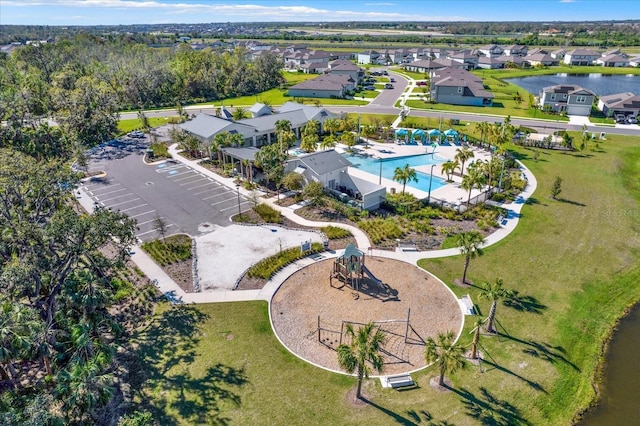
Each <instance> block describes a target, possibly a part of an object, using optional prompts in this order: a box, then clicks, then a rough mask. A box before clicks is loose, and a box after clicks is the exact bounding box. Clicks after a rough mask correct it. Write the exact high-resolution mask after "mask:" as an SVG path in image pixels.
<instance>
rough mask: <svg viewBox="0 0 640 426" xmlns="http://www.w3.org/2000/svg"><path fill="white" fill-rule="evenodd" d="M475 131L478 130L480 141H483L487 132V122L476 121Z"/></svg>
mask: <svg viewBox="0 0 640 426" xmlns="http://www.w3.org/2000/svg"><path fill="white" fill-rule="evenodd" d="M475 128H476V131H478V132H480V141H482V142H484V141H485V136H486V135H487V133H488V132H489V123H487V122H486V121H478V122H476V124H475Z"/></svg>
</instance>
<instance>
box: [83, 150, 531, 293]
mask: <svg viewBox="0 0 640 426" xmlns="http://www.w3.org/2000/svg"><path fill="white" fill-rule="evenodd" d="M178 152H179V150H178V149H177V145H172V146H171V147H169V153H170V154H171V155H172V156H173V158H174V159H175V160H177V161H180V162H182V163H184V164H187V165H189V166H190V167H193V168H194V169H196V170H198V171H199V172H201V173H203V174H204V175H206V176H209V177H211V178H212V179H215V180H216V181H218V182H220V183H222V184H224V185H227V186H228V187H230V188H235V187H236V185H235V182H234V180H233V179H232V178H225V177H222V176H220V175H218V174H216V173H213V172H212V171H210V170H209V169H207V168H205V167H202V166H200V165H199V164H198V162H197V161H193V160H189V159H186V158H184V157H182V156H181V155H178ZM520 167H521V168H522V172H523V174H524V175H525V177H526V179H527V182H528V183H527V186H526V188H525V190H524V191H523V192H522V193H521V194H520V196H518V198H517V199H516V201H515V202H513V203H509V204H500V207H502V208H504V209H506V210H507V215H506V217H505V218H504V219H503V221H502V223H501V227H500V228H499V229H498V230H496V231H495V232H494V233H493V234H491V235H489V236H488V237H487V238H486V243H485V245H484V247H488V246H490V245H492V244H495V243H496V242H498V241H500V240H502V239H503V238H505V237H506V236H507V235H509V234H510V233H511V232H512V231H513V230H514V229H515V228H516V226H517V224H518V221H519V219H520V211H521V210H522V207H523V206H524V205H525V204H526V201H527V199H528V198H529V197H531V195H532V194H533V193H534V191H535V190H536V188H537V181H536V178H535V176H534V175H533V174H532V173H531V172H530V171H529V169H527V168H526V167H525V166H524V165H522V164H521V163H520ZM239 190H240V192H241V193H242V194H243V195H244V196H246V197H251V196H252V194H251V193H250V192H249V191H246V190H245V189H244V188H242V187H240V188H239ZM77 194H78V195H77V198H78V201H79V202H80V204H81V205H82V206H83V207H84V208H85V209H86V210H87V211H88V212H89V213H92V212H93V210H94V203H93V201H92V200H91V198H90V197H89V195H88V194H86V193H84V191H82V189H79V190H78V191H77ZM261 195H262V196H263V195H264V193H261ZM262 201H263V202H265V203H267V204H269V205H270V206H271V207H273V208H274V209H277V210H279V211H280V212H281V213H282V214H283V215H284V216H285V217H287V218H288V219H290V220H292V221H294V222H296V223H298V224H300V225H303V226H309V227H322V226H327V225H333V226H336V227H340V228H343V229H347V230H349V231H350V232H351V233H352V234H353V236H354V237H355V239H356V242H357V245H358V247H359V248H360V249H361V250H363V251H364V252H365V253H368V254H372V255H374V256H379V257H385V258H389V259H397V260H402V261H405V262H409V263H412V264H417V262H418V260H420V259H425V258H426V259H434V258H440V257H449V256H457V255H459V254H460V249H458V248H451V249H444V250H431V251H403V250H401V249H396V251H386V250H372V251H369V247H370V246H371V244H370V242H369V238H368V237H367V235H366V234H365V233H364V232H363V231H361V230H360V229H358V228H356V227H354V226H351V225H347V224H344V223H328V222H314V221H310V220H307V219H304V218H302V217H300V216H298V215H296V214H295V210H296V209H298V208H300V207H301V205H294V206H290V207H281V206H279V205H277V204H275V202H276V200H275V199H274V198H273V197H271V198H266V199H265V198H262ZM131 253H132V254H131V259H132V260H133V261H134V262H135V263H136V265H138V267H139V268H140V269H141V270H142V271H143V272H144V273H145V275H147V276H148V277H149V278H150V279H151V280H152V282H153V283H154V284H155V286H156V287H157V288H158V290H159V291H160V292H161V293H163V294H164V295H165V296H166V297H167V299H169V301H171V302H172V303H216V302H238V301H248V300H266V301H269V300H271V297H272V296H273V294H274V293H275V292H276V290H277V289H278V288H279V287H280V285H281V284H282V283H283V282H284V281H285V280H286V279H287V278H288V277H289V276H291V275H292V274H293V273H295V272H297V271H298V270H300V269H301V268H303V267H305V266H308V265H310V264H313V263H315V262H317V261H319V260H323V259H329V258H333V257H335V256H337V255H339V254H340V252H325V253H322V254H321V255H318V256H310V257H307V258H304V259H301V260H298V261H297V262H294V263H292V264H290V265H289V266H287V267H286V268H284V269H282V270H280V271H279V272H278V273H277V274H275V275H274V276H273V277H272V278H271V279H270V280H269V281H268V282H267V283H266V285H265V286H264V287H263V288H262V289H260V290H238V291H233V290H216V291H210V292H202V293H186V292H185V291H184V290H182V289H181V288H180V286H178V285H177V284H176V283H175V282H174V281H173V280H172V279H171V277H169V276H168V275H167V274H166V273H165V272H164V271H163V270H162V268H160V267H159V266H158V265H157V264H156V263H155V262H154V261H153V259H151V257H149V256H148V255H147V254H146V253H145V252H144V251H143V250H142V249H140V247H139V246H134V247H132V249H131ZM230 261H231V260H230Z"/></svg>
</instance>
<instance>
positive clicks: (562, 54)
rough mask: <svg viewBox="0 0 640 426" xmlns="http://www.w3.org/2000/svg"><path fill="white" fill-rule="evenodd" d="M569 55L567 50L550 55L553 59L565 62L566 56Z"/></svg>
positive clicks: (556, 51)
mask: <svg viewBox="0 0 640 426" xmlns="http://www.w3.org/2000/svg"><path fill="white" fill-rule="evenodd" d="M566 54H567V49H557V50H554V51H552V52H551V53H549V55H551V57H552V58H555V59H558V60H560V61H564V56H565V55H566Z"/></svg>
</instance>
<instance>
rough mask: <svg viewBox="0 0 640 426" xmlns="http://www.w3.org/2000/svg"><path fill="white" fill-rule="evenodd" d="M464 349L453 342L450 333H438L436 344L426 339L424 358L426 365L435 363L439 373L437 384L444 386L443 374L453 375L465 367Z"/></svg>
mask: <svg viewBox="0 0 640 426" xmlns="http://www.w3.org/2000/svg"><path fill="white" fill-rule="evenodd" d="M463 352H464V348H462V347H461V346H458V345H457V344H456V343H455V342H454V334H453V332H452V331H450V332H448V333H446V334H445V333H439V334H438V337H437V342H436V341H435V340H434V339H433V338H432V337H429V338H428V339H427V343H426V347H425V352H424V357H425V360H426V361H427V363H428V364H431V363H436V365H437V366H438V371H439V373H440V379H439V380H438V384H439V385H440V386H444V376H445V374H447V373H449V374H453V373H455V372H456V371H458V370H463V369H465V368H466V367H467V364H466V362H465V359H464V353H463Z"/></svg>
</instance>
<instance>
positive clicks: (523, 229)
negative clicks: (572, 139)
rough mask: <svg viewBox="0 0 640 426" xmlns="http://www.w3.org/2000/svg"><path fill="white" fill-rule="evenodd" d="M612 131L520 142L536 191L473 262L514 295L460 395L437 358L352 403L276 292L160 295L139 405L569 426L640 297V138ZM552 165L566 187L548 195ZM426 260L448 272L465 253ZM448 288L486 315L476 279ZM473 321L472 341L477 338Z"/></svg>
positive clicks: (220, 418)
mask: <svg viewBox="0 0 640 426" xmlns="http://www.w3.org/2000/svg"><path fill="white" fill-rule="evenodd" d="M576 135H577V133H576ZM607 138H608V140H607V141H606V142H604V143H602V146H601V148H602V149H601V150H600V151H599V152H587V153H586V154H585V155H583V156H580V155H577V154H576V155H573V154H562V153H558V152H548V151H541V155H540V159H539V161H538V162H534V161H533V160H532V159H531V158H532V151H530V150H524V149H518V150H517V151H516V154H517V155H518V156H519V157H520V158H521V159H522V160H523V161H524V162H525V164H526V165H527V166H528V167H529V168H530V169H531V170H532V172H533V173H534V174H535V175H536V178H537V180H538V189H537V191H536V193H535V194H534V196H533V198H532V199H531V200H530V202H529V203H528V204H527V205H526V206H524V208H523V210H522V218H521V219H522V220H521V222H520V224H519V225H518V227H517V228H516V230H515V231H514V232H513V233H512V234H511V235H510V236H509V237H508V238H506V239H504V240H502V241H501V242H499V243H497V244H495V245H494V246H491V247H489V248H487V249H486V250H485V254H484V256H482V257H480V258H478V259H474V260H472V262H471V265H470V267H469V274H468V278H470V279H471V280H473V282H475V283H476V284H478V283H481V282H483V281H493V280H495V279H496V278H497V277H502V278H503V279H504V282H505V286H506V287H507V288H510V289H513V290H517V292H518V293H517V295H516V297H515V298H513V300H512V302H511V303H510V305H509V306H507V305H505V304H503V303H499V305H498V311H497V319H498V321H499V324H500V327H499V329H500V330H501V332H502V335H501V336H500V337H487V336H483V337H482V338H481V344H482V346H483V348H482V351H483V352H484V353H485V362H484V363H483V364H482V367H478V366H469V367H470V368H469V369H468V370H466V371H461V372H458V373H456V374H454V375H453V376H452V377H451V378H452V381H453V383H454V385H455V389H454V390H453V391H452V392H449V393H444V394H443V393H438V392H436V391H434V390H433V389H432V388H431V387H430V386H429V383H428V382H429V378H430V377H432V376H433V375H434V374H435V372H434V370H433V369H427V370H423V371H422V372H419V373H414V374H413V378H414V379H415V380H416V381H417V383H418V385H419V388H418V389H414V390H411V391H406V392H396V391H391V390H386V389H385V390H383V389H381V388H380V386H379V382H377V381H374V380H370V381H366V382H365V392H366V393H367V394H368V395H369V397H370V400H371V402H372V403H371V404H370V405H368V406H365V407H357V408H354V407H351V406H350V405H349V404H348V402H347V401H346V393H347V391H348V390H349V389H350V388H351V387H353V386H355V379H352V378H348V377H345V376H342V375H338V374H333V373H329V372H326V371H324V370H321V369H319V368H316V367H313V366H311V365H309V364H307V363H305V362H303V361H300V360H299V359H297V358H296V357H295V356H293V355H291V354H290V353H289V352H288V351H287V350H286V349H285V348H283V347H282V346H281V345H280V344H279V343H278V341H277V339H276V338H275V336H274V335H273V333H272V331H271V328H270V325H269V319H268V313H267V304H266V303H264V302H246V303H221V304H211V305H198V306H184V307H172V308H168V307H165V306H161V308H160V309H159V310H158V313H157V316H156V319H155V321H154V322H153V323H152V324H151V325H150V326H149V327H148V328H147V329H146V330H145V331H144V332H142V333H141V334H140V335H139V336H138V337H137V339H136V340H137V343H138V344H139V347H140V350H139V353H140V354H141V356H142V363H141V366H140V371H139V372H138V373H137V374H134V376H135V377H139V379H140V380H141V382H140V383H137V384H135V386H134V388H136V389H138V388H139V389H140V392H137V391H134V392H133V394H134V395H135V402H137V403H138V404H140V405H139V407H137V408H139V409H146V410H149V411H150V412H152V413H153V415H154V418H155V419H156V421H158V422H159V423H160V424H205V423H206V424H212V423H224V422H226V423H228V424H291V425H307V424H350V425H386V424H394V423H399V424H406V425H410V424H429V422H433V423H436V422H445V421H446V422H447V424H456V425H472V424H478V422H479V421H480V420H481V422H482V423H484V424H496V425H518V424H522V425H525V424H532V425H539V424H540V425H541V424H549V425H557V424H569V423H570V422H571V420H572V418H574V416H575V415H576V413H577V412H579V410H581V409H582V408H584V407H586V406H587V405H588V404H589V402H590V401H592V399H593V398H594V390H593V387H592V381H593V379H594V375H595V371H596V366H597V363H598V360H599V357H600V354H601V344H602V342H603V341H604V339H605V338H606V337H607V336H608V334H609V333H610V331H611V328H612V326H613V324H614V322H615V320H616V318H618V317H620V315H622V313H623V311H624V309H625V308H626V307H627V306H629V305H630V304H632V303H633V302H634V301H636V300H638V299H640V262H639V261H638V254H639V249H640V238H639V237H638V230H639V229H640V213H639V210H638V200H640V186H639V185H640V184H639V178H640V143H639V142H640V139H639V138H633V137H625V136H617V135H609V136H608V137H607ZM556 176H561V177H562V178H563V184H562V192H561V194H560V195H559V200H552V199H550V198H549V192H550V188H551V185H552V182H553V180H554V178H555V177H556ZM420 265H421V266H422V267H424V268H426V269H428V270H429V271H431V272H433V273H434V274H436V275H437V276H438V277H440V278H441V279H443V280H444V281H445V282H446V283H451V282H453V280H454V279H455V278H457V277H460V276H461V274H462V268H463V259H462V258H461V257H459V256H458V257H454V258H446V259H430V260H423V261H421V262H420ZM451 288H452V290H453V291H454V292H455V293H456V294H458V295H462V294H466V293H470V294H471V297H472V299H473V300H474V302H477V303H478V305H479V309H480V312H481V313H482V315H486V314H488V311H489V303H488V302H487V301H480V300H479V299H478V297H477V294H478V291H477V290H476V289H475V288H474V287H470V288H460V287H457V286H453V285H452V286H451ZM466 319H467V321H466V325H465V330H464V331H463V333H462V338H461V343H462V344H463V345H467V344H469V342H470V340H471V335H470V334H469V331H470V329H471V326H470V324H471V322H472V321H473V318H472V317H467V318H466ZM134 373H135V372H134Z"/></svg>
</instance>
